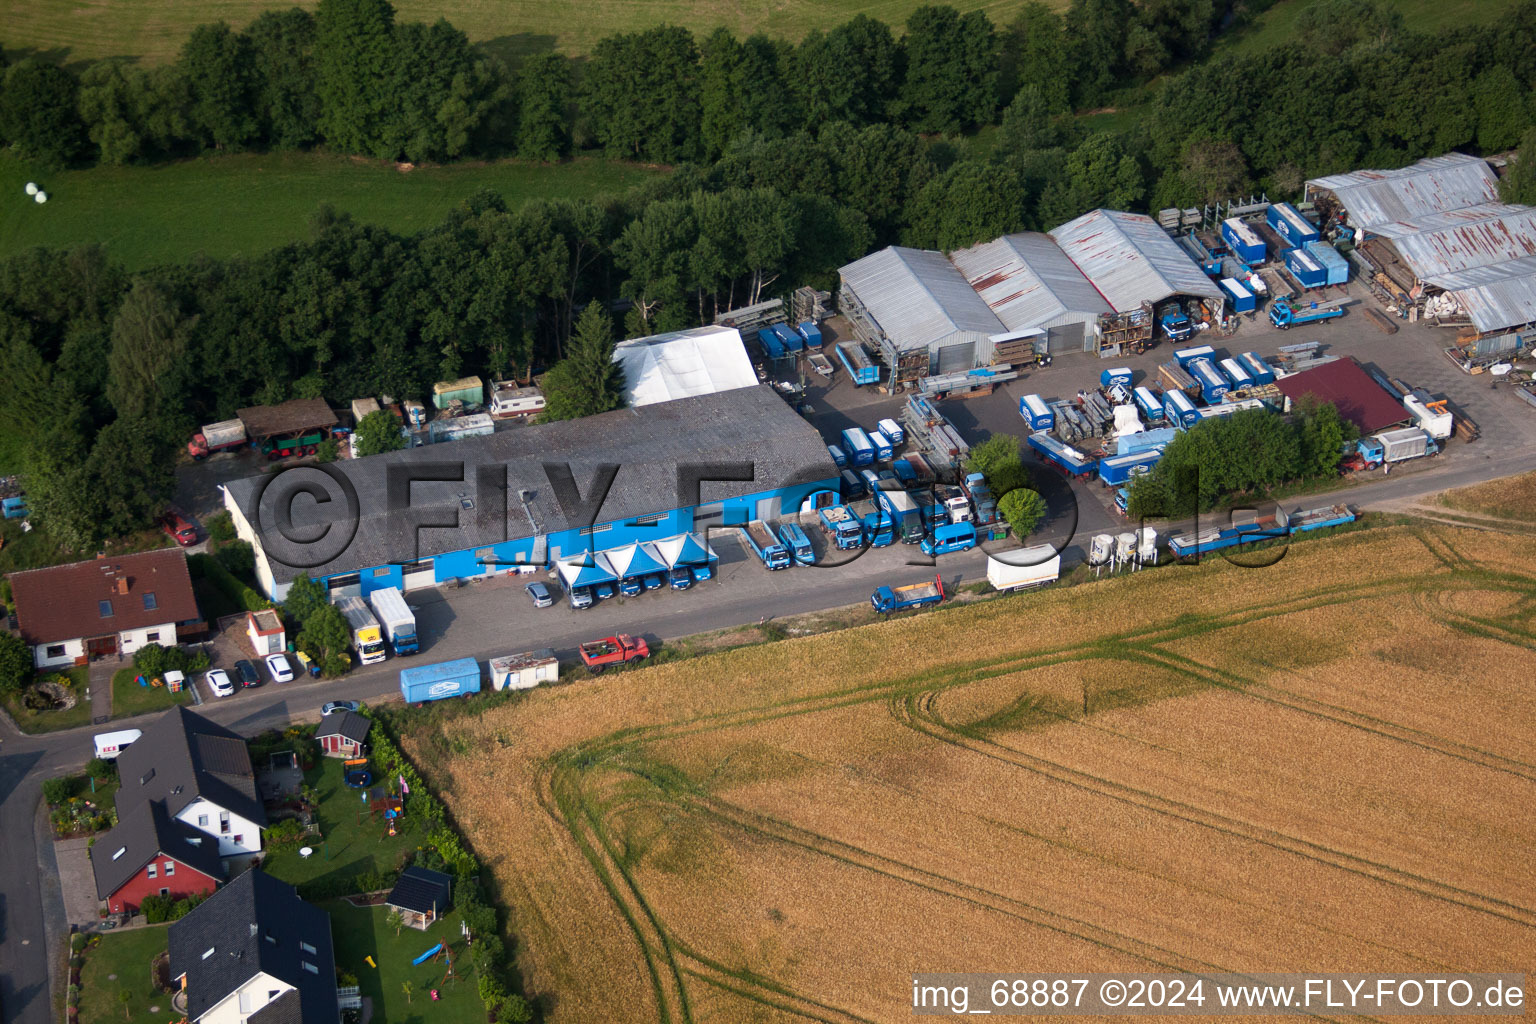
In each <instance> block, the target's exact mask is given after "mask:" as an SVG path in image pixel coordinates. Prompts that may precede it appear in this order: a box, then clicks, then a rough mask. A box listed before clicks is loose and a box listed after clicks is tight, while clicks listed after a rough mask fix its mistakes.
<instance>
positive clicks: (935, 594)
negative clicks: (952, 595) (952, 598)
mask: <svg viewBox="0 0 1536 1024" xmlns="http://www.w3.org/2000/svg"><path fill="white" fill-rule="evenodd" d="M943 600H944V580H943V579H941V578H940V577H938V576H935V577H934V578H933V582H932V583H913V584H909V585H908V586H905V587H880V588H879V589H878V590H876V591H875V592H874V593H873V594H870V595H869V603H870V604H871V605H873V606H874V609H875V611H877V612H880V613H881V614H882V615H889V614H890V613H891V612H899V611H905V610H906V609H908V608H923V607H926V606H928V605H931V604H938V603H939V602H941V601H943Z"/></svg>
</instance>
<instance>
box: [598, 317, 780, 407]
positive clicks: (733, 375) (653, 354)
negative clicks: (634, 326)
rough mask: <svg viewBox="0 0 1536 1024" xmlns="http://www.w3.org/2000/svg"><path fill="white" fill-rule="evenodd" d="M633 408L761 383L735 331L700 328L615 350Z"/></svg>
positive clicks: (636, 340) (624, 344)
mask: <svg viewBox="0 0 1536 1024" xmlns="http://www.w3.org/2000/svg"><path fill="white" fill-rule="evenodd" d="M613 361H614V362H616V363H618V364H619V366H620V368H622V369H623V371H624V379H625V381H626V382H627V385H626V387H627V393H628V397H629V405H630V408H637V407H639V406H642V405H654V404H656V403H658V402H670V401H673V400H674V399H678V398H691V397H693V396H694V395H711V394H714V393H715V392H717V391H731V390H734V389H735V388H749V387H753V386H755V385H756V384H757V374H756V373H755V372H754V371H753V369H752V361H751V360H750V359H748V358H747V350H746V347H745V346H743V345H742V343H741V333H740V332H739V331H737V330H736V328H734V327H695V328H692V329H691V330H686V331H674V332H672V333H671V334H657V335H653V336H652V337H649V338H634V339H632V340H630V341H621V342H619V343H618V345H616V346H614V350H613Z"/></svg>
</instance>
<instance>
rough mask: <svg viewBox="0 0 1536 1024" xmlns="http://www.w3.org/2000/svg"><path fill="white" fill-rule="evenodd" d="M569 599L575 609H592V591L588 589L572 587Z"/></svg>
mask: <svg viewBox="0 0 1536 1024" xmlns="http://www.w3.org/2000/svg"><path fill="white" fill-rule="evenodd" d="M567 599H568V600H569V601H570V603H571V607H572V608H575V609H578V610H579V609H582V608H591V607H592V591H591V590H589V589H588V588H586V587H572V588H571V592H570V594H569V595H568V597H567Z"/></svg>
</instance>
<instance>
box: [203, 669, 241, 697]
mask: <svg viewBox="0 0 1536 1024" xmlns="http://www.w3.org/2000/svg"><path fill="white" fill-rule="evenodd" d="M203 678H204V679H205V680H207V682H208V689H210V690H212V691H213V695H214V696H215V697H233V696H234V695H235V684H234V681H233V680H231V679H230V678H229V673H228V672H225V671H224V670H223V669H221V668H215V669H209V670H208V674H207V675H206V676H204V677H203Z"/></svg>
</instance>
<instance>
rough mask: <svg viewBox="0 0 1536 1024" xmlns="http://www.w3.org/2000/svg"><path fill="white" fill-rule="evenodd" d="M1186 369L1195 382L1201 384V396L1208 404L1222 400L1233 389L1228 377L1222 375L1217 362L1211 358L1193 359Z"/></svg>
mask: <svg viewBox="0 0 1536 1024" xmlns="http://www.w3.org/2000/svg"><path fill="white" fill-rule="evenodd" d="M1185 369H1186V370H1188V371H1189V375H1190V376H1191V377H1193V378H1195V383H1197V384H1199V385H1200V397H1201V398H1202V399H1204V400H1205V404H1206V405H1210V404H1212V403H1213V402H1219V401H1221V400H1222V399H1223V398H1224V397H1226V394H1227V392H1228V391H1230V390H1231V389H1232V388H1231V385H1230V384H1228V383H1227V378H1225V377H1223V376H1222V375H1221V372H1220V371H1219V370H1217V369H1216V364H1215V363H1213V362H1211V361H1210V360H1209V359H1192V360H1190V363H1189V365H1188V366H1187V367H1185Z"/></svg>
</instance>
